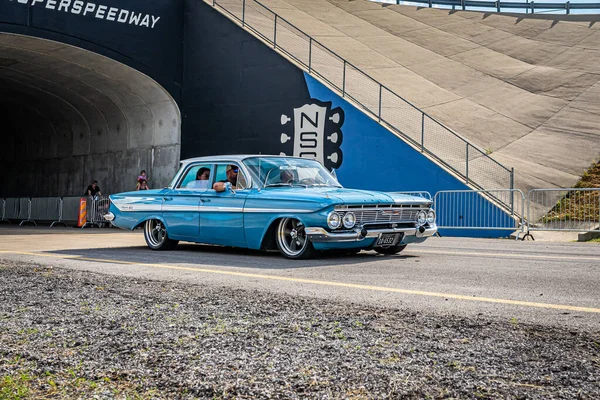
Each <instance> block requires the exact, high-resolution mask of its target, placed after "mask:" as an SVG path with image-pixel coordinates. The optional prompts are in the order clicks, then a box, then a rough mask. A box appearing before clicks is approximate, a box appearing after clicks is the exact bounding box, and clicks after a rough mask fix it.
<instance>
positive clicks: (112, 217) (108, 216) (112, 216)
mask: <svg viewBox="0 0 600 400" xmlns="http://www.w3.org/2000/svg"><path fill="white" fill-rule="evenodd" d="M104 219H105V220H107V221H114V220H115V214H113V213H111V212H110V211H109V212H108V213H106V214H104Z"/></svg>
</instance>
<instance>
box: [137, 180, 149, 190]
mask: <svg viewBox="0 0 600 400" xmlns="http://www.w3.org/2000/svg"><path fill="white" fill-rule="evenodd" d="M137 190H149V188H148V181H147V180H145V179H142V180H140V182H139V185H138V187H137Z"/></svg>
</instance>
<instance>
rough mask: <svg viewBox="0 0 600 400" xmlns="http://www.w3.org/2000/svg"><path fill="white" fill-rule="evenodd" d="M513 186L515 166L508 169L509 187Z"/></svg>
mask: <svg viewBox="0 0 600 400" xmlns="http://www.w3.org/2000/svg"><path fill="white" fill-rule="evenodd" d="M514 188H515V167H512V168H511V169H510V189H514Z"/></svg>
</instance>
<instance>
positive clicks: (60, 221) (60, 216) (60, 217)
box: [50, 197, 68, 228]
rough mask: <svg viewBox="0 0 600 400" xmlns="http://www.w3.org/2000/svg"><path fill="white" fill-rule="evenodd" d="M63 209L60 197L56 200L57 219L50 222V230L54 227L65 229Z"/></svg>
mask: <svg viewBox="0 0 600 400" xmlns="http://www.w3.org/2000/svg"><path fill="white" fill-rule="evenodd" d="M63 207H64V201H63V198H62V197H60V198H59V199H58V219H56V220H54V221H52V223H51V224H50V228H54V227H55V226H56V225H59V224H60V225H63V226H65V227H67V226H68V225H67V223H66V222H65V221H64V219H63Z"/></svg>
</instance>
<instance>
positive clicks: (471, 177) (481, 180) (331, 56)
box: [204, 0, 514, 189]
mask: <svg viewBox="0 0 600 400" xmlns="http://www.w3.org/2000/svg"><path fill="white" fill-rule="evenodd" d="M204 1H206V2H207V3H209V4H212V6H213V7H214V8H215V9H220V10H222V11H223V13H224V14H225V15H228V16H230V17H231V19H233V20H235V21H238V22H239V23H240V24H241V26H242V27H244V28H245V29H247V30H248V31H251V32H253V33H254V34H255V35H256V36H258V37H260V38H262V39H263V40H264V41H265V42H267V43H269V44H270V45H272V46H273V49H275V50H277V51H279V52H281V53H283V54H285V55H287V56H288V57H289V58H291V59H292V60H294V61H295V62H296V63H297V64H298V65H299V66H300V67H302V68H303V69H305V70H306V71H307V72H308V73H309V74H311V75H313V76H315V77H317V78H318V79H319V80H320V81H324V82H325V83H326V84H328V85H329V86H330V87H332V88H333V89H334V90H337V91H338V92H339V93H340V94H341V96H342V97H344V98H347V99H350V100H352V101H353V102H354V103H355V104H357V105H358V106H359V108H362V110H363V112H365V113H366V114H367V115H370V116H371V117H373V118H374V119H376V120H377V121H378V122H379V123H381V124H382V125H383V126H385V127H386V128H387V129H389V130H390V131H392V132H394V133H395V134H396V135H397V136H399V137H401V138H403V139H404V140H405V141H407V142H408V143H410V144H412V145H413V146H414V147H415V148H417V149H418V150H420V151H421V152H422V153H425V154H427V155H428V156H430V157H431V158H433V159H435V160H437V162H439V163H440V164H442V165H444V166H445V167H446V168H448V169H450V170H452V171H453V172H454V173H455V174H457V175H458V176H459V177H461V179H462V180H463V181H464V182H465V183H466V184H467V185H472V186H474V187H478V188H481V189H486V188H488V189H490V188H494V189H495V188H503V189H506V188H508V189H512V188H513V187H514V179H513V177H514V171H513V169H512V168H511V169H509V168H507V167H505V166H503V165H502V164H500V163H499V162H497V161H496V160H494V159H492V158H491V157H490V156H488V155H487V154H486V153H485V152H484V151H482V150H481V149H479V148H478V147H475V146H473V145H472V144H471V143H469V142H468V141H467V140H466V139H464V138H463V137H461V136H460V135H458V134H457V133H455V132H454V131H453V130H451V129H450V128H448V127H446V126H445V125H443V124H442V123H441V122H439V121H437V120H436V119H434V118H433V117H431V116H429V115H428V114H426V113H425V112H423V111H421V110H420V109H419V108H417V107H416V106H414V105H413V104H412V103H410V102H409V101H407V100H405V99H403V98H402V97H401V96H399V95H398V94H396V93H395V92H394V91H392V90H391V89H389V88H388V87H386V86H384V85H383V84H381V83H379V82H378V81H377V80H375V79H374V78H372V77H371V76H369V75H368V74H366V73H364V72H363V71H361V70H360V69H359V68H357V67H356V66H354V65H353V64H351V63H349V62H348V61H346V60H345V59H343V58H342V57H340V56H339V55H337V54H336V53H335V52H333V51H331V50H330V49H328V48H327V47H326V46H324V45H323V44H321V43H319V42H318V41H317V40H315V39H313V38H312V37H311V36H309V35H308V34H306V33H304V32H303V31H302V30H300V29H298V28H297V27H295V26H294V25H293V24H291V23H290V22H288V21H287V20H285V19H284V18H282V17H280V16H279V15H278V14H276V13H275V12H273V11H271V10H270V9H269V8H268V7H266V6H264V5H262V4H261V3H260V2H258V1H256V0H204Z"/></svg>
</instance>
